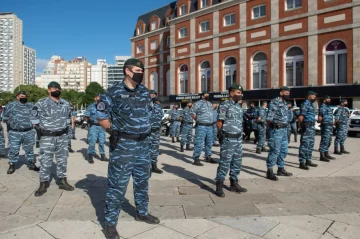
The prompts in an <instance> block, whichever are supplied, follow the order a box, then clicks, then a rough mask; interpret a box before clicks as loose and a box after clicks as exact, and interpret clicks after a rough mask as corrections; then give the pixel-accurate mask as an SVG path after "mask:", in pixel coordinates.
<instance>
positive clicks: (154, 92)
mask: <svg viewBox="0 0 360 239" xmlns="http://www.w3.org/2000/svg"><path fill="white" fill-rule="evenodd" d="M149 94H150V95H151V94H155V95H157V93H156V91H154V90H149Z"/></svg>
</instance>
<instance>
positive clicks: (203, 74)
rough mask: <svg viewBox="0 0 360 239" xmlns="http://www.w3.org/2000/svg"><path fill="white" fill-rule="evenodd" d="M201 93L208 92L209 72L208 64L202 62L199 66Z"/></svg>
mask: <svg viewBox="0 0 360 239" xmlns="http://www.w3.org/2000/svg"><path fill="white" fill-rule="evenodd" d="M200 78H201V91H204V90H207V91H210V81H211V70H210V63H209V62H208V61H204V62H202V63H201V64H200Z"/></svg>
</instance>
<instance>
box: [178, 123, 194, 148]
mask: <svg viewBox="0 0 360 239" xmlns="http://www.w3.org/2000/svg"><path fill="white" fill-rule="evenodd" d="M192 129H193V125H192V123H191V124H187V123H184V124H183V126H182V131H181V143H180V145H185V144H190V143H191V141H192V137H193V136H192V131H193V130H192Z"/></svg>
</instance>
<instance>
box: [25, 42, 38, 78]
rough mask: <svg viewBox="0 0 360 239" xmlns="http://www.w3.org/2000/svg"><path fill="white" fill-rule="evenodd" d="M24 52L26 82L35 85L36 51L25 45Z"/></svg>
mask: <svg viewBox="0 0 360 239" xmlns="http://www.w3.org/2000/svg"><path fill="white" fill-rule="evenodd" d="M23 52H24V82H23V84H25V85H34V84H35V78H36V51H35V50H34V49H31V48H30V47H27V46H23Z"/></svg>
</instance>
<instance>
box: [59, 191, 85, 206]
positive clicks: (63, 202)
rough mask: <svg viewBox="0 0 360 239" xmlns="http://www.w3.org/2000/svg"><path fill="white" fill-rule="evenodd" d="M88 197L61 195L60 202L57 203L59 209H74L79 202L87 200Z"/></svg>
mask: <svg viewBox="0 0 360 239" xmlns="http://www.w3.org/2000/svg"><path fill="white" fill-rule="evenodd" d="M85 197H87V196H79V195H69V194H66V195H61V197H60V198H59V200H58V202H57V203H56V206H57V207H72V206H73V205H74V204H75V203H76V202H77V201H79V200H80V199H81V198H85Z"/></svg>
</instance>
